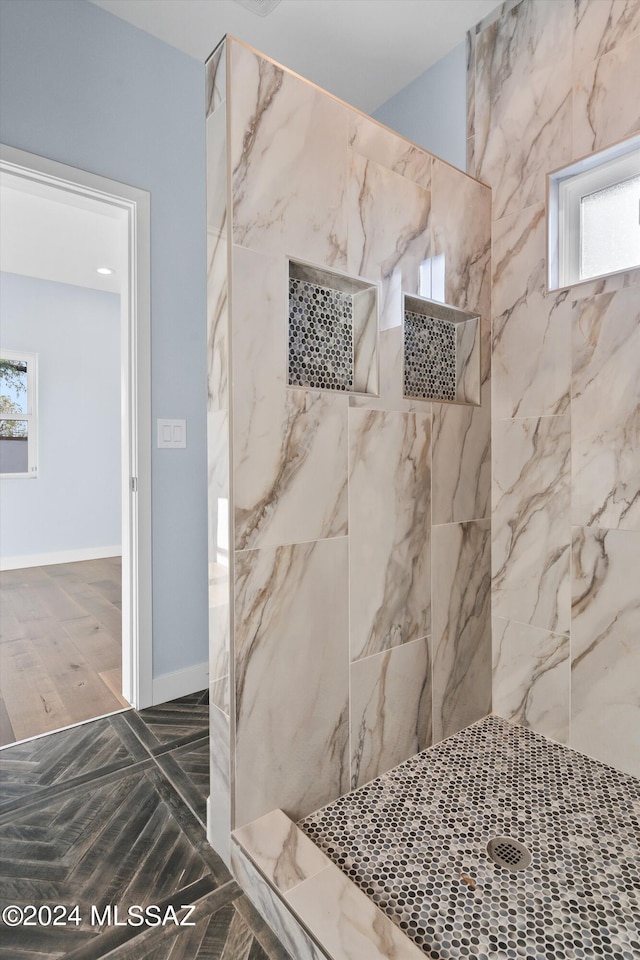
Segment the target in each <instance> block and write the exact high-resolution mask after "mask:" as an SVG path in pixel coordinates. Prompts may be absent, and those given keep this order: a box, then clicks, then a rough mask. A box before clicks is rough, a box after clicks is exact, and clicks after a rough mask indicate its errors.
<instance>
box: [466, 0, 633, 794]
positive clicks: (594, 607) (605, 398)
mask: <svg viewBox="0 0 640 960" xmlns="http://www.w3.org/2000/svg"><path fill="white" fill-rule="evenodd" d="M639 90H640V2H639V0H554V2H553V3H547V2H544V0H522V2H520V3H514V2H512V0H511V2H508V3H505V4H503V5H502V7H501V8H500V9H499V10H498V11H497V13H496V14H495V15H494V16H493V17H492V18H490V20H488V21H485V22H483V23H481V24H479V25H478V27H477V28H476V30H475V31H472V32H471V34H469V38H468V93H469V97H468V101H469V131H468V132H469V141H468V145H469V150H468V154H469V164H470V166H469V169H470V172H471V173H473V174H474V175H475V176H477V177H478V178H479V179H480V180H482V181H483V182H485V183H488V184H489V185H490V186H491V187H492V188H493V214H492V216H493V343H492V350H493V357H492V360H493V374H492V375H493V401H492V402H493V408H492V409H493V515H492V521H493V523H492V533H493V544H492V547H493V559H492V566H493V708H494V710H495V711H496V713H499V714H501V715H503V716H505V717H508V718H511V719H514V720H517V721H519V722H520V723H524V724H527V725H529V726H531V727H533V728H534V729H536V730H538V731H539V732H541V733H544V734H547V735H548V736H551V737H554V738H556V739H558V740H561V741H563V742H567V743H569V744H571V745H572V746H574V747H576V748H577V749H579V750H584V751H585V752H587V753H590V754H592V755H593V756H595V757H597V758H599V759H601V760H604V761H605V762H607V763H610V764H613V765H614V766H617V767H619V768H621V769H622V770H624V771H626V772H629V773H633V774H635V775H640V702H639V701H638V679H637V678H638V677H639V676H640V578H639V577H638V570H640V442H639V439H640V437H639V432H640V376H639V368H638V363H639V357H640V270H634V271H629V272H627V273H625V274H619V275H617V276H613V277H610V278H608V279H606V280H602V281H597V282H596V281H594V282H591V283H587V284H582V285H578V286H575V287H573V288H570V289H568V290H562V291H559V292H547V283H546V237H545V175H546V174H547V173H548V172H550V171H552V170H554V169H557V168H559V167H561V166H563V165H564V164H568V163H570V162H571V161H573V160H575V159H578V158H580V157H582V156H584V155H585V154H589V153H591V152H592V151H594V150H597V149H600V148H602V147H604V146H607V145H608V144H610V143H612V142H615V141H616V140H620V139H622V138H624V137H626V136H628V135H630V134H632V133H634V132H637V131H638V130H639V129H640V112H639V109H638V104H639V102H640V101H639V98H638V94H637V92H638V91H639Z"/></svg>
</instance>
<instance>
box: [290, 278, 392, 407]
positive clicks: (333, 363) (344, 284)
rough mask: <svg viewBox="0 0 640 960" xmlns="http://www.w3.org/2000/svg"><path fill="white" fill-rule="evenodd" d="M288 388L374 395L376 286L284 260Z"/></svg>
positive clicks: (375, 375) (376, 379)
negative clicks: (287, 270)
mask: <svg viewBox="0 0 640 960" xmlns="http://www.w3.org/2000/svg"><path fill="white" fill-rule="evenodd" d="M287 340H288V343H287V346H288V384H289V386H290V387H302V388H306V389H308V390H331V391H340V392H346V393H360V394H368V395H373V396H378V284H376V283H370V282H368V281H366V280H361V279H359V278H356V277H349V276H346V275H344V274H339V273H335V272H334V271H333V270H327V269H326V268H324V267H316V266H313V265H311V264H306V263H302V262H301V261H299V260H292V259H289V330H288V338H287Z"/></svg>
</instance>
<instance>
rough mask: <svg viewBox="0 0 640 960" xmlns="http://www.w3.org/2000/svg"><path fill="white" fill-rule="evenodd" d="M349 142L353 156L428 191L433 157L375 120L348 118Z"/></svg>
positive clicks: (356, 116)
mask: <svg viewBox="0 0 640 960" xmlns="http://www.w3.org/2000/svg"><path fill="white" fill-rule="evenodd" d="M348 138H349V146H350V148H351V150H352V151H353V152H354V153H358V154H360V156H361V157H365V158H366V159H367V160H373V161H374V162H375V163H377V164H379V165H380V166H381V167H386V168H387V170H391V171H392V172H393V173H398V174H400V176H402V177H406V178H407V180H412V181H413V183H417V184H418V185H419V186H421V187H424V189H425V190H429V188H430V186H431V154H430V153H427V152H426V150H423V149H422V148H421V147H418V146H416V145H415V144H413V143H411V141H410V140H406V139H405V138H404V137H401V136H400V135H399V134H397V133H395V131H393V130H389V129H388V128H387V127H384V126H382V125H381V124H380V123H377V122H376V121H375V120H371V119H370V118H369V117H364V116H362V114H359V113H355V112H353V113H350V114H349V120H348Z"/></svg>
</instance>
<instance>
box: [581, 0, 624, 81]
mask: <svg viewBox="0 0 640 960" xmlns="http://www.w3.org/2000/svg"><path fill="white" fill-rule="evenodd" d="M575 12H576V25H575V34H574V39H573V69H574V72H579V71H580V70H582V69H583V68H584V67H586V66H587V65H588V64H589V63H591V61H592V60H598V59H599V58H600V57H603V56H604V55H605V54H607V53H611V51H612V50H615V48H616V47H617V46H618V44H620V43H626V42H628V41H629V40H631V39H633V38H634V37H636V36H638V34H640V5H638V2H637V0H599V2H598V3H594V2H593V0H576V8H575Z"/></svg>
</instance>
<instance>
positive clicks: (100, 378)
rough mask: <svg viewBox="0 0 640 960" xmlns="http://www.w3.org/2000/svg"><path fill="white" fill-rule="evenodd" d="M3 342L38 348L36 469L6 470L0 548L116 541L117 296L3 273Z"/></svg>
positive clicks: (23, 550)
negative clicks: (22, 474) (11, 474)
mask: <svg viewBox="0 0 640 960" xmlns="http://www.w3.org/2000/svg"><path fill="white" fill-rule="evenodd" d="M0 311H1V313H2V331H1V340H0V342H1V344H2V347H5V348H8V349H15V350H25V351H26V352H27V353H36V354H37V355H38V383H37V391H38V407H37V423H38V476H37V478H36V479H24V478H10V479H2V480H0V529H2V537H1V538H0V551H1V554H2V556H3V557H16V556H21V555H25V554H26V555H32V554H41V553H57V552H59V551H61V550H77V549H82V548H85V547H111V546H119V545H120V541H121V528H120V522H121V521H120V517H121V509H120V297H119V296H118V294H116V293H103V292H101V291H99V290H87V289H85V288H84V287H75V286H70V285H69V284H66V283H52V282H51V281H49V280H35V279H33V277H21V276H17V275H16V274H13V273H3V274H0Z"/></svg>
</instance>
